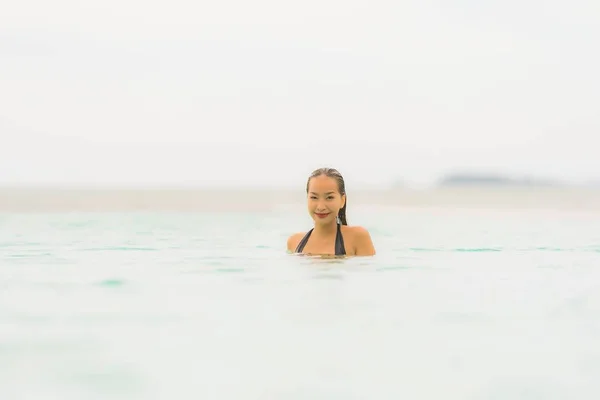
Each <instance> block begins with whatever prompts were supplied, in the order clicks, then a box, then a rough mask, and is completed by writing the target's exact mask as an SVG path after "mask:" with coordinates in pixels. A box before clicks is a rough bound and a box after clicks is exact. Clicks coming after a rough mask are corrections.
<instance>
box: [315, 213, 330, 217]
mask: <svg viewBox="0 0 600 400" xmlns="http://www.w3.org/2000/svg"><path fill="white" fill-rule="evenodd" d="M329 214H330V213H325V214H321V213H315V215H316V216H317V217H319V218H326V217H327V216H328V215H329Z"/></svg>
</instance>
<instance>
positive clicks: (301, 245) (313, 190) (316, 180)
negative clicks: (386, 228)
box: [287, 168, 375, 256]
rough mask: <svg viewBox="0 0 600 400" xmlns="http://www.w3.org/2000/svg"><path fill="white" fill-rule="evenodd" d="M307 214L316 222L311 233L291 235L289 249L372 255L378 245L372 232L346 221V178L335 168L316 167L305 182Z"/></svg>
mask: <svg viewBox="0 0 600 400" xmlns="http://www.w3.org/2000/svg"><path fill="white" fill-rule="evenodd" d="M306 195H307V199H308V213H309V215H310V216H311V217H312V219H313V220H314V222H315V226H314V228H312V229H311V230H310V231H308V232H306V233H305V232H300V233H296V234H293V235H292V236H290V237H289V238H288V241H287V249H288V252H293V253H300V254H311V255H336V256H344V255H348V256H372V255H375V247H374V246H373V242H372V241H371V235H370V234H369V232H368V231H367V230H366V229H365V228H363V227H360V226H348V223H347V221H346V205H347V199H346V188H345V184H344V178H343V177H342V175H341V174H340V173H339V172H338V171H337V170H335V169H333V168H319V169H317V170H315V171H314V172H313V173H312V174H311V175H310V177H309V178H308V182H307V183H306Z"/></svg>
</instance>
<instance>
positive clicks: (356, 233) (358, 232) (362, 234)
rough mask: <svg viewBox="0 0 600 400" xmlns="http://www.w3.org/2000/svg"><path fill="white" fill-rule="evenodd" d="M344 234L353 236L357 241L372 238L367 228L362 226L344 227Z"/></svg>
mask: <svg viewBox="0 0 600 400" xmlns="http://www.w3.org/2000/svg"><path fill="white" fill-rule="evenodd" d="M342 229H344V230H343V232H344V233H346V232H347V233H348V234H350V235H352V236H353V237H354V238H356V239H361V238H363V239H364V238H370V237H371V234H370V233H369V231H368V230H367V228H364V227H362V226H358V225H354V226H347V225H345V226H343V227H342Z"/></svg>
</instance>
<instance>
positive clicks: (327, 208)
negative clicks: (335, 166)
mask: <svg viewBox="0 0 600 400" xmlns="http://www.w3.org/2000/svg"><path fill="white" fill-rule="evenodd" d="M345 203H346V196H345V195H342V194H340V192H339V188H338V183H337V181H336V180H335V179H334V178H330V177H328V176H327V175H319V176H316V177H314V178H311V180H310V182H309V183H308V213H309V214H310V216H311V217H312V219H313V220H314V221H315V223H316V224H328V223H332V221H335V220H336V218H337V216H338V213H339V211H340V209H341V208H342V207H344V204H345Z"/></svg>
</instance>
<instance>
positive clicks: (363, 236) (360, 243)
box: [344, 225, 375, 256]
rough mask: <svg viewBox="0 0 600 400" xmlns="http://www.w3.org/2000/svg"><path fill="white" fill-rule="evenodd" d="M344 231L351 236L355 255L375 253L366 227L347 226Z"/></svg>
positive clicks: (371, 254)
mask: <svg viewBox="0 0 600 400" xmlns="http://www.w3.org/2000/svg"><path fill="white" fill-rule="evenodd" d="M345 228H346V229H345V230H344V233H346V234H348V235H349V236H351V237H352V241H353V242H354V247H355V249H356V255H357V256H373V255H375V246H374V245H373V240H372V239H371V234H370V233H369V230H368V229H367V228H364V227H362V226H358V225H357V226H347V227H345Z"/></svg>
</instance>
